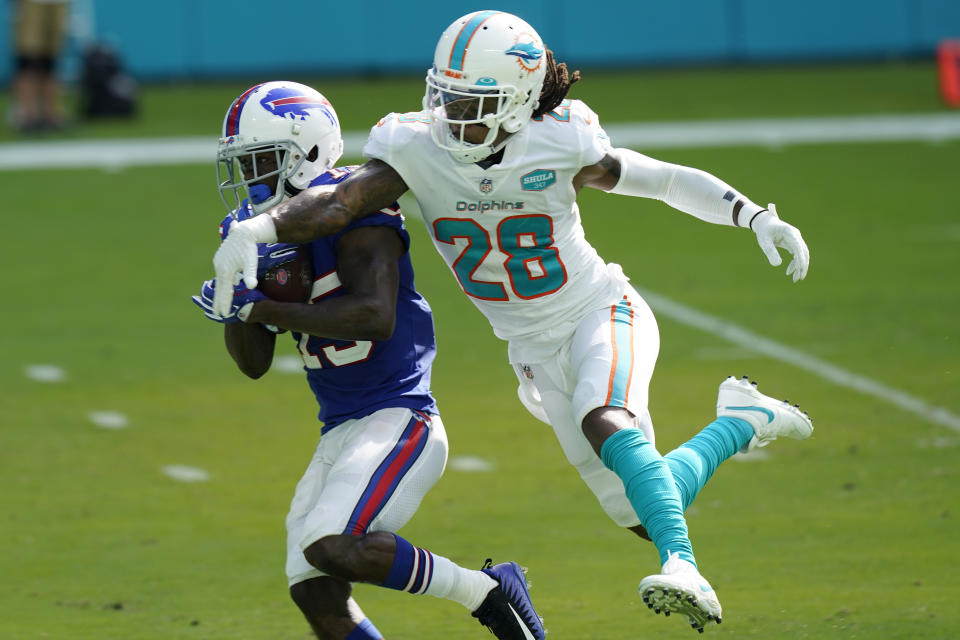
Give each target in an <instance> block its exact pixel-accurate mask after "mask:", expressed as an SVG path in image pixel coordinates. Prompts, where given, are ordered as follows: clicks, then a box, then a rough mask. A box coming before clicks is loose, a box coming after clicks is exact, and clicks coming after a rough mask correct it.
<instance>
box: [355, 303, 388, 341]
mask: <svg viewBox="0 0 960 640" xmlns="http://www.w3.org/2000/svg"><path fill="white" fill-rule="evenodd" d="M358 311H359V313H358V316H359V318H358V322H357V327H358V328H359V331H360V332H361V333H363V335H362V336H358V338H360V339H363V340H376V341H383V340H389V339H390V338H391V336H393V331H394V329H395V328H396V324H397V316H396V308H395V306H387V305H385V304H383V303H382V302H381V301H379V300H369V301H367V302H366V303H365V304H363V305H362V306H361V308H360V309H359V310H358Z"/></svg>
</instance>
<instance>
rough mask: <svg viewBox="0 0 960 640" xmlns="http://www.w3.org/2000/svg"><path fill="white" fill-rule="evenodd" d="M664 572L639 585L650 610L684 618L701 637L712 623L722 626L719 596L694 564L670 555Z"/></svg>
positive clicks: (648, 577) (644, 580) (664, 564)
mask: <svg viewBox="0 0 960 640" xmlns="http://www.w3.org/2000/svg"><path fill="white" fill-rule="evenodd" d="M661 571H662V573H660V574H659V575H655V576H647V577H646V578H644V579H643V580H641V581H640V588H639V591H640V597H641V598H643V602H644V604H646V605H647V607H648V608H650V609H653V612H654V613H663V615H665V616H669V615H670V614H671V613H678V614H680V615H684V616H686V617H687V621H688V622H689V623H690V626H691V627H693V628H694V629H696V630H697V631H699V632H700V633H703V627H704V625H706V624H708V623H710V622H716V623H717V624H720V619H721V616H722V614H723V610H722V609H721V607H720V600H718V599H717V593H716V592H715V591H714V590H713V587H711V586H710V583H709V582H707V581H706V579H705V578H704V577H703V576H701V575H700V572H699V571H697V567H696V566H695V565H694V564H693V563H692V562H688V561H686V560H683V559H682V558H680V556H678V555H677V554H675V553H670V552H667V561H666V562H664V563H663V568H662V569H661Z"/></svg>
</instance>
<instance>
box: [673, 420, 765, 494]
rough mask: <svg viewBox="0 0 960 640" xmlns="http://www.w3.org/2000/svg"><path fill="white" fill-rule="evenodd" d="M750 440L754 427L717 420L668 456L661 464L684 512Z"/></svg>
mask: <svg viewBox="0 0 960 640" xmlns="http://www.w3.org/2000/svg"><path fill="white" fill-rule="evenodd" d="M752 437H753V427H751V426H750V423H749V422H747V421H746V420H741V419H740V418H728V417H723V418H717V419H716V420H714V421H713V422H711V423H710V424H708V425H707V426H706V427H704V428H703V430H701V431H700V433H698V434H697V435H695V436H693V437H692V438H690V440H688V441H687V442H685V443H683V444H682V445H680V446H679V447H677V448H676V449H674V450H673V451H671V452H670V453H668V454H667V455H665V456H663V458H664V460H666V461H667V464H668V465H669V467H670V471H671V473H672V474H673V478H674V480H675V481H676V483H677V491H679V493H680V500H681V503H682V504H683V510H684V511H686V509H687V507H689V506H690V503H692V502H693V500H694V498H696V497H697V494H698V493H700V490H701V489H703V486H704V485H705V484H707V480H709V479H710V476H712V475H713V472H714V471H716V470H717V467H719V466H720V464H721V463H722V462H723V461H724V460H726V459H727V458H729V457H730V456H732V455H733V454H735V453H736V452H737V451H739V450H740V449H741V448H742V447H743V446H744V445H745V444H747V443H748V442H750V439H751V438H752Z"/></svg>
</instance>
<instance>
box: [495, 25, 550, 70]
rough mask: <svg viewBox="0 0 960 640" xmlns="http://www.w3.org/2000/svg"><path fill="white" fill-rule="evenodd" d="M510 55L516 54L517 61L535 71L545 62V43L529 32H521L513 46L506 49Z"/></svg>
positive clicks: (525, 67) (506, 52)
mask: <svg viewBox="0 0 960 640" xmlns="http://www.w3.org/2000/svg"><path fill="white" fill-rule="evenodd" d="M504 53H505V54H506V55H508V56H516V58H517V63H518V64H519V65H520V66H521V67H523V68H524V69H526V70H527V72H529V73H533V72H534V71H536V70H537V69H539V68H540V65H541V64H542V63H543V45H541V44H540V42H539V41H537V40H536V38H534V36H532V35H531V34H529V33H521V34H520V35H519V36H517V41H516V42H515V43H514V44H513V46H512V47H510V48H509V49H507V50H506V51H504Z"/></svg>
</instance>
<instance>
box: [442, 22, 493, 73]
mask: <svg viewBox="0 0 960 640" xmlns="http://www.w3.org/2000/svg"><path fill="white" fill-rule="evenodd" d="M498 13H500V12H499V11H478V12H477V13H475V14H473V17H472V18H470V21H469V22H467V24H465V25H463V29H460V33H458V34H457V40H456V42H454V43H453V50H452V51H450V65H449V67H448V68H450V69H453V70H455V71H463V56H464V55H466V53H467V45H468V44H470V40H471V39H472V38H473V34H474V33H476V32H477V29H479V28H480V25H481V24H483V23H484V22H486V20H487V18H489V17H490V16H493V15H496V14H498Z"/></svg>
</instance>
